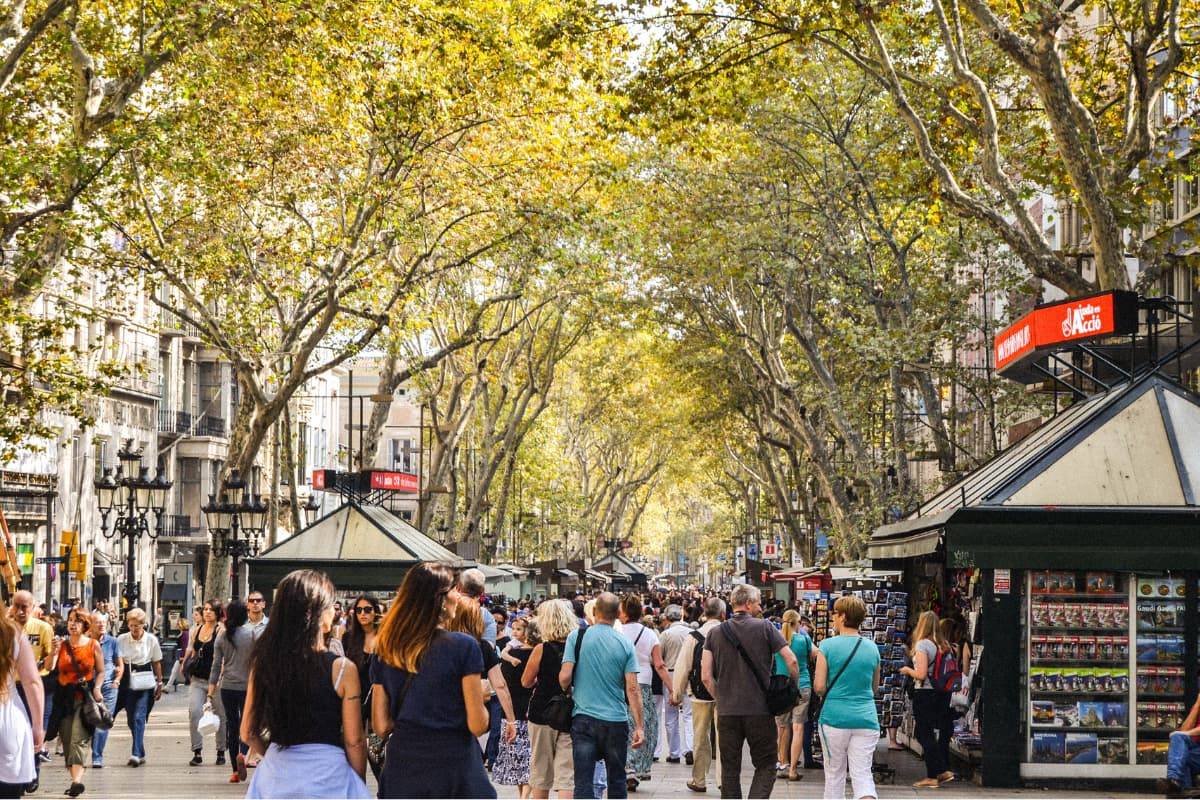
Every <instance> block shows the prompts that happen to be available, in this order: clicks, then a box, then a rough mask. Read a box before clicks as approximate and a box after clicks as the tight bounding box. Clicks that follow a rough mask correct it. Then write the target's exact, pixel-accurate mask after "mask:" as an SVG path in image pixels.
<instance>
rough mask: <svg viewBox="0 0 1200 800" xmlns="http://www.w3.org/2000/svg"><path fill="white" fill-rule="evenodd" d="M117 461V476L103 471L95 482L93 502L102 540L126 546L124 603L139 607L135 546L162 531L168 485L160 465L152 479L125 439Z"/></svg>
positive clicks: (128, 605) (131, 606)
mask: <svg viewBox="0 0 1200 800" xmlns="http://www.w3.org/2000/svg"><path fill="white" fill-rule="evenodd" d="M117 460H118V461H119V462H120V464H119V466H118V467H117V471H116V474H114V473H113V470H112V468H107V467H106V468H105V470H104V474H103V476H102V477H101V478H100V479H99V480H97V481H96V482H95V487H96V502H97V504H98V505H99V506H100V532H101V533H102V534H104V538H105V539H113V538H117V539H121V540H123V542H124V545H125V591H124V595H125V603H126V608H129V609H131V608H135V607H136V606H137V604H138V595H139V587H138V581H137V544H138V540H139V539H141V538H142V537H143V536H147V537H149V538H150V539H157V538H158V534H159V532H160V531H161V530H162V515H163V510H164V506H165V505H166V502H167V490H169V489H170V488H171V482H170V481H169V480H167V478H166V476H165V475H163V473H162V468H161V465H160V467H159V469H158V470H157V474H156V475H155V476H154V479H153V480H151V478H150V469H149V468H148V467H143V466H142V451H141V450H134V448H133V440H132V439H128V440H126V442H125V446H124V447H122V448H121V450H120V452H118V453H117ZM114 511H115V512H116V518H115V519H114V520H113V525H112V529H111V530H110V529H109V527H108V515H109V514H111V513H112V512H114ZM151 512H153V513H154V529H153V530H151V528H150V524H149V522H148V521H147V514H149V513H151Z"/></svg>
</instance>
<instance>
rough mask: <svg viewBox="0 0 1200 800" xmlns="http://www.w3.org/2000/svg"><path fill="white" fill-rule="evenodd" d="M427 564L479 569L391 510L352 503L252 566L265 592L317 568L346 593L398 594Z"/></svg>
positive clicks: (256, 585) (249, 561) (255, 581)
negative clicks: (410, 574) (407, 577)
mask: <svg viewBox="0 0 1200 800" xmlns="http://www.w3.org/2000/svg"><path fill="white" fill-rule="evenodd" d="M425 561H436V562H441V563H445V564H449V565H450V566H453V567H455V568H463V567H472V566H474V565H475V562H473V561H469V560H465V559H462V558H459V557H458V556H457V555H455V554H454V553H453V552H451V551H450V550H448V549H446V548H445V547H443V546H442V545H440V544H438V543H437V542H435V541H434V540H433V539H430V538H429V537H428V536H426V535H425V534H423V533H421V531H419V530H418V529H416V528H414V527H413V526H412V525H410V524H408V523H407V522H405V521H404V520H402V519H400V518H399V517H397V516H396V515H394V514H392V513H390V512H389V511H387V510H386V509H383V508H380V507H378V506H371V505H360V504H359V503H356V502H354V501H348V502H346V503H344V504H342V505H341V506H340V507H338V508H337V509H335V510H334V511H332V512H330V513H329V514H327V515H325V516H324V517H322V518H321V519H319V520H317V521H316V522H314V523H313V524H312V525H310V526H308V527H307V528H305V529H304V530H302V531H300V532H299V533H297V534H296V535H295V536H292V537H291V538H289V539H285V540H284V541H282V542H280V543H279V544H277V545H275V546H274V547H272V548H270V549H268V550H266V551H264V552H263V553H261V554H260V555H259V556H258V557H256V558H251V559H247V560H246V564H247V566H248V568H249V575H250V581H251V586H253V587H254V588H256V589H259V590H267V589H270V588H271V587H273V586H274V584H275V583H277V582H278V580H279V579H280V578H282V577H283V576H284V575H286V574H287V573H288V572H290V571H292V570H296V569H316V570H320V571H322V572H325V573H326V574H328V575H329V578H330V580H332V581H333V582H334V584H335V585H336V586H337V587H338V588H339V589H342V590H354V589H361V590H371V591H392V590H394V589H395V588H396V587H397V586H398V585H399V584H400V581H401V579H402V578H403V576H404V572H405V571H406V570H407V569H408V568H409V567H411V566H413V565H414V564H417V563H420V562H425ZM264 584H266V585H265V586H264Z"/></svg>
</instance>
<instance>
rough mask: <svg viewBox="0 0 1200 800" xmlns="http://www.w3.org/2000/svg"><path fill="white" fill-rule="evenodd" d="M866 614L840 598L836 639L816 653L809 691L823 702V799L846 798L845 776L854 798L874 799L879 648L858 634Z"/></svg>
mask: <svg viewBox="0 0 1200 800" xmlns="http://www.w3.org/2000/svg"><path fill="white" fill-rule="evenodd" d="M866 615H867V607H866V606H865V605H864V604H863V601H862V599H861V598H859V597H855V596H854V595H845V596H843V597H839V598H838V599H837V601H836V602H834V604H833V611H832V613H831V614H830V617H831V622H832V625H833V630H834V633H835V635H834V636H830V637H828V638H827V639H825V640H824V641H823V642H821V645H820V647H818V648H817V665H816V669H815V670H814V672H813V689H814V690H816V692H817V693H818V694H820V695H822V696H823V697H824V700H823V701H822V703H821V717H820V719H819V720H818V722H819V725H820V733H821V749H822V752H823V753H824V759H825V797H826V798H841V797H844V796H845V793H846V774H847V772H849V775H850V782H851V784H852V786H853V789H854V796H855V797H857V798H865V797H877V796H878V795H876V793H875V779H874V777H873V776H872V775H871V763H872V762H873V761H874V759H875V746H876V744H878V742H879V716H878V714H877V712H876V711H875V690H876V688H878V686H879V648H877V647H875V644H874V642H871V641H868V640H866V639H864V638H863V637H861V636H859V635H858V626H859V625H861V624H862V621H863V618H864V617H866Z"/></svg>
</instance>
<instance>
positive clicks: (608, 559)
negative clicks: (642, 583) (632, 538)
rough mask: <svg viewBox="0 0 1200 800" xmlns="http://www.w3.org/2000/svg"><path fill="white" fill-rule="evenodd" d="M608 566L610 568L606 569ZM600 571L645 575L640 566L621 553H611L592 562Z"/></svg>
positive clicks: (594, 567) (593, 566)
mask: <svg viewBox="0 0 1200 800" xmlns="http://www.w3.org/2000/svg"><path fill="white" fill-rule="evenodd" d="M605 567H607V568H608V569H607V570H606V569H604V568H605ZM592 568H593V569H595V570H597V571H599V572H611V573H615V574H620V575H644V573H643V572H642V571H641V570H640V569H638V566H637V565H636V564H634V563H633V562H632V561H630V560H629V559H628V558H626V557H625V556H623V555H621V554H620V553H609V554H608V555H606V556H605V557H604V558H602V559H600V560H599V561H596V562H595V563H593V564H592Z"/></svg>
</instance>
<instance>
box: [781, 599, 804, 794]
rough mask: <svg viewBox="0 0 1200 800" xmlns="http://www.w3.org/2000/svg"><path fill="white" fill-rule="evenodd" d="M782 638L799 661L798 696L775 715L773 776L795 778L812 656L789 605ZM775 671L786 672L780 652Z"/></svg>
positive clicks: (784, 673)
mask: <svg viewBox="0 0 1200 800" xmlns="http://www.w3.org/2000/svg"><path fill="white" fill-rule="evenodd" d="M782 632H783V638H784V641H786V642H787V643H788V647H790V648H791V650H792V653H793V654H794V655H795V656H796V663H797V664H799V665H800V675H799V676H798V677H797V678H796V686H798V687H799V689H800V700H799V702H797V703H796V705H795V706H793V707H792V709H791V710H790V711H785V712H783V713H782V714H780V715H778V716H777V717H775V725H776V726H777V727H778V739H779V752H778V754H777V756H776V760H777V761H778V764H777V768H778V770H779V772H778V774H777V776H776V777H778V778H780V779H787V780H791V781H798V780H800V778H801V777H802V776H801V775H800V774H799V773H798V772H796V764H797V763H798V762H799V761H800V753H801V752H802V751H803V749H804V721H805V720H806V719H807V718H808V703H809V701H810V700H811V699H812V682H811V681H810V680H809V678H808V663H809V661H811V660H812V650H813V646H812V639H810V638H808V634H807V633H805V632H804V630H803V629H802V628H801V627H800V612H799V611H797V610H795V609H794V608H789V609H788V610H787V611H785V612H784V614H783V631H782ZM775 674H776V675H787V674H788V668H787V664H785V663H784V661H783V656H781V655H780V654H779V653H776V654H775Z"/></svg>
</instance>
